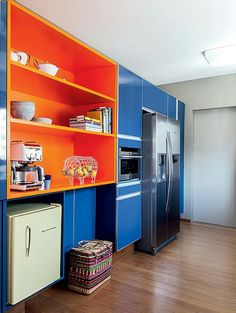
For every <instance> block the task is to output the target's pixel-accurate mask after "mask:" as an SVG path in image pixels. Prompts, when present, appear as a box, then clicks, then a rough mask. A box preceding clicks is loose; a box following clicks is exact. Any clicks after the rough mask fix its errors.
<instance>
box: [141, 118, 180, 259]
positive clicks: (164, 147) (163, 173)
mask: <svg viewBox="0 0 236 313" xmlns="http://www.w3.org/2000/svg"><path fill="white" fill-rule="evenodd" d="M179 164H180V127H179V122H178V121H176V120H172V119H169V118H167V117H166V116H162V115H160V114H157V113H155V114H154V113H145V114H144V115H143V163H142V171H143V177H142V184H143V228H142V232H143V233H142V239H141V240H140V241H138V242H137V244H136V248H137V249H139V250H143V251H146V252H149V253H151V254H154V255H155V254H156V253H157V251H158V250H160V249H161V248H162V247H163V246H164V245H166V244H167V243H169V242H170V241H171V240H173V239H175V238H176V234H177V233H178V232H179V221H180V214H179V207H180V190H179V184H180V168H179Z"/></svg>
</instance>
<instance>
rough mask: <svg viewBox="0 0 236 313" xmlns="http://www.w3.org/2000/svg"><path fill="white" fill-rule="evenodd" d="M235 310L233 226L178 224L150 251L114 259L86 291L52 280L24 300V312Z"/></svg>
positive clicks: (206, 312)
mask: <svg viewBox="0 0 236 313" xmlns="http://www.w3.org/2000/svg"><path fill="white" fill-rule="evenodd" d="M49 312H50V313H134V312H135V313H154V312H155V313H235V312H236V229H232V228H224V227H218V226H210V225H205V224H199V223H190V224H189V223H186V224H182V225H181V233H180V235H179V236H178V239H177V240H175V241H174V242H172V243H171V244H169V245H168V246H167V247H165V248H164V249H162V250H161V252H159V253H158V254H157V255H156V256H155V257H153V256H151V255H148V254H144V253H140V252H134V253H132V254H127V255H125V256H123V257H122V258H119V259H117V261H116V262H115V263H114V265H113V270H112V280H111V281H110V282H108V283H106V284H105V285H104V286H103V287H101V288H100V289H99V290H98V291H96V292H95V293H94V294H92V295H90V296H83V295H79V294H77V293H74V292H70V291H68V290H66V288H64V287H62V286H56V287H53V288H51V289H49V290H48V291H46V292H44V293H42V294H40V295H38V296H36V297H34V298H32V299H31V300H29V301H27V302H26V313H49Z"/></svg>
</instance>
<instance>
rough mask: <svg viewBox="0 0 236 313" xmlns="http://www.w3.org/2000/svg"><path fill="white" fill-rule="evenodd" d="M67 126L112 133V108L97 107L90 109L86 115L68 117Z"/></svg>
mask: <svg viewBox="0 0 236 313" xmlns="http://www.w3.org/2000/svg"><path fill="white" fill-rule="evenodd" d="M69 126H70V127H74V128H79V129H83V130H90V131H96V132H103V133H110V134H111V133H112V108H107V107H99V108H97V109H94V110H90V111H89V112H87V114H86V115H78V116H75V117H72V118H70V119H69Z"/></svg>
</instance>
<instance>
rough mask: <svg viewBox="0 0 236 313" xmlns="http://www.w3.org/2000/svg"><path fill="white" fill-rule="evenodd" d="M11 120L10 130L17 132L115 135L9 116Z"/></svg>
mask: <svg viewBox="0 0 236 313" xmlns="http://www.w3.org/2000/svg"><path fill="white" fill-rule="evenodd" d="M10 122H11V130H12V131H17V132H28V131H30V132H37V133H40V134H41V135H44V134H45V135H47V134H49V133H50V134H52V135H56V136H63V137H67V136H71V135H72V136H73V135H76V134H83V135H91V136H102V137H115V134H108V133H99V132H94V131H88V130H82V129H78V128H72V127H66V126H60V125H53V124H45V123H38V122H32V121H26V120H20V119H16V118H10Z"/></svg>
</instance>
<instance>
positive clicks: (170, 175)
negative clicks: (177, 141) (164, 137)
mask: <svg viewBox="0 0 236 313" xmlns="http://www.w3.org/2000/svg"><path fill="white" fill-rule="evenodd" d="M168 137H169V150H170V153H169V168H170V174H169V199H168V203H167V212H169V210H170V201H171V196H172V188H173V176H174V165H173V153H172V143H171V137H170V133H169V132H168Z"/></svg>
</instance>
